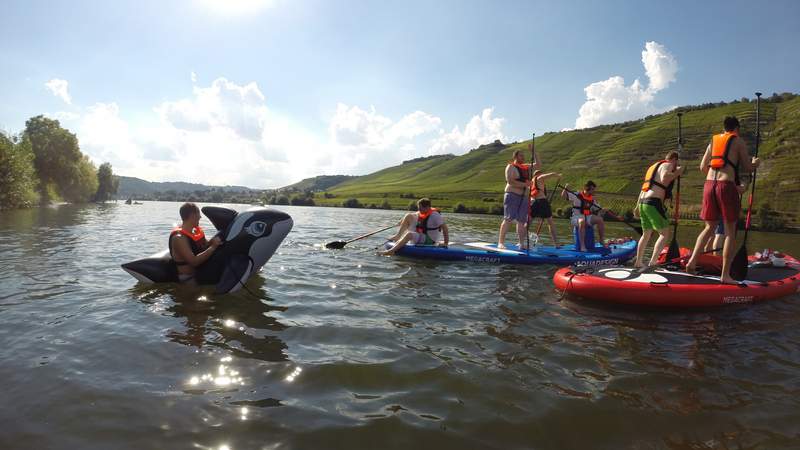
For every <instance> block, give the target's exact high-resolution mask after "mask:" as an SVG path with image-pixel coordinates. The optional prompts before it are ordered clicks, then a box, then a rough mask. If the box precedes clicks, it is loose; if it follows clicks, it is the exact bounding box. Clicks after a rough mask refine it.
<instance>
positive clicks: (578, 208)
mask: <svg viewBox="0 0 800 450" xmlns="http://www.w3.org/2000/svg"><path fill="white" fill-rule="evenodd" d="M596 190H597V185H596V184H595V183H594V181H591V180H590V181H587V182H586V184H585V185H584V186H583V190H582V191H581V192H578V193H577V195H576V194H574V193H572V192H570V190H569V185H568V184H567V185H565V186H564V190H563V191H561V197H562V198H564V199H565V200H567V201H568V202H572V219H571V224H572V226H573V227H578V238H579V240H580V251H582V252H585V251H586V227H587V226H590V227H591V226H597V232H598V234H599V237H600V240H599V242H603V236H604V234H605V228H606V227H605V221H604V220H603V217H602V216H601V215H602V212H603V208H602V207H601V206H600V205H598V204H597V202H596V201H595V200H594V192H595V191H596Z"/></svg>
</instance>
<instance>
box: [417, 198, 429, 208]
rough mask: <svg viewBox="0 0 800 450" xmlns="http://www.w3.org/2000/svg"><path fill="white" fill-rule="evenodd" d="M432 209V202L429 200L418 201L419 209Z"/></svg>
mask: <svg viewBox="0 0 800 450" xmlns="http://www.w3.org/2000/svg"><path fill="white" fill-rule="evenodd" d="M430 207H431V200H430V199H429V198H421V199H419V200H418V201H417V209H419V208H430Z"/></svg>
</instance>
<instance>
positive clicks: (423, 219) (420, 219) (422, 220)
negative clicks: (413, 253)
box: [416, 208, 441, 234]
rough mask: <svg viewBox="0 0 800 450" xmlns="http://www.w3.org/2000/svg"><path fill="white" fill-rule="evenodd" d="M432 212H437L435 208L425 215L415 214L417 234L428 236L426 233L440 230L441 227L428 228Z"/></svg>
mask: <svg viewBox="0 0 800 450" xmlns="http://www.w3.org/2000/svg"><path fill="white" fill-rule="evenodd" d="M434 212H437V213H438V212H439V210H438V209H436V208H431V209H430V210H429V211H428V212H427V213H422V212H417V227H416V231H417V233H424V234H428V231H430V230H438V229H440V228H441V227H436V228H428V219H429V218H430V216H431V214H433V213H434Z"/></svg>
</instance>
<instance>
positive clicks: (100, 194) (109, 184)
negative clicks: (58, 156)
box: [94, 163, 196, 202]
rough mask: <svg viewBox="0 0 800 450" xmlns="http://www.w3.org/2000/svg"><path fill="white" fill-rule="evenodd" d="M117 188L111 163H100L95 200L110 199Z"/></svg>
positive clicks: (117, 182) (116, 180)
mask: <svg viewBox="0 0 800 450" xmlns="http://www.w3.org/2000/svg"><path fill="white" fill-rule="evenodd" d="M117 189H119V178H117V177H115V176H114V172H113V171H112V170H111V164H110V163H103V164H100V167H99V168H98V169H97V193H96V194H95V196H94V199H95V201H97V202H104V201H106V200H108V199H110V198H111V196H113V195H115V194H116V193H117ZM190 201H191V200H190ZM195 201H196V200H195Z"/></svg>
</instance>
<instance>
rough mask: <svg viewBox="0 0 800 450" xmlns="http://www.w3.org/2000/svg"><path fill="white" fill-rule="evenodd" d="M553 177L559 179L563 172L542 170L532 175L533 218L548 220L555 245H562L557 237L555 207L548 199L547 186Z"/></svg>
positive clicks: (535, 171)
mask: <svg viewBox="0 0 800 450" xmlns="http://www.w3.org/2000/svg"><path fill="white" fill-rule="evenodd" d="M551 178H555V179H556V180H558V179H560V178H561V174H560V173H556V172H549V173H542V171H541V170H534V171H533V177H531V219H536V218H539V219H541V220H547V227H548V228H549V229H550V237H551V238H552V239H553V245H554V246H556V247H560V246H559V245H558V238H557V237H556V227H555V225H554V224H553V208H552V207H551V206H550V201H549V200H548V199H547V188H546V186H545V183H546V182H547V180H548V179H551ZM540 226H541V223H540Z"/></svg>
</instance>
